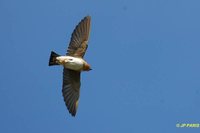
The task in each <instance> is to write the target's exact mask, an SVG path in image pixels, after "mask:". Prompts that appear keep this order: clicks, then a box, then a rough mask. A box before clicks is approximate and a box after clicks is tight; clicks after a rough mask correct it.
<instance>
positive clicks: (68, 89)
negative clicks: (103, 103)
mask: <svg viewBox="0 0 200 133" xmlns="http://www.w3.org/2000/svg"><path fill="white" fill-rule="evenodd" d="M90 22H91V17H90V16H86V17H84V18H83V19H82V20H81V21H80V22H79V24H78V25H77V26H76V28H75V29H74V31H73V33H72V35H71V40H70V43H69V46H68V49H67V53H66V55H64V56H61V55H58V54H57V53H55V52H53V51H52V52H51V55H50V59H49V66H53V65H62V66H63V67H64V69H63V85H62V95H63V97H64V101H65V104H66V106H67V109H68V110H69V113H70V114H71V115H72V116H75V115H76V112H77V108H78V101H79V95H80V86H81V82H80V75H81V72H82V71H90V70H92V69H91V67H90V65H89V64H88V63H87V62H86V61H85V60H84V59H83V57H84V55H85V52H86V50H87V47H88V39H89V33H90Z"/></svg>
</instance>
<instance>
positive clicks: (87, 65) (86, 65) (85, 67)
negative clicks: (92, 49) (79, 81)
mask: <svg viewBox="0 0 200 133" xmlns="http://www.w3.org/2000/svg"><path fill="white" fill-rule="evenodd" d="M90 70H92V69H91V67H90V65H89V64H87V63H85V64H84V66H83V71H90Z"/></svg>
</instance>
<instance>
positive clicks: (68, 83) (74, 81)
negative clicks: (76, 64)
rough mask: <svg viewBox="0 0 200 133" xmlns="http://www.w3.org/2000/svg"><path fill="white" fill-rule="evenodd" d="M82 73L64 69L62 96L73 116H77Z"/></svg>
mask: <svg viewBox="0 0 200 133" xmlns="http://www.w3.org/2000/svg"><path fill="white" fill-rule="evenodd" d="M80 85H81V83H80V72H78V71H74V70H70V69H67V68H64V70H63V88H62V94H63V97H64V101H65V104H66V106H67V108H68V110H69V113H71V115H72V116H75V115H76V111H77V108H78V99H79V94H80Z"/></svg>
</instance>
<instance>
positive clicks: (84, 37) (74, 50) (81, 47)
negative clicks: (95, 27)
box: [67, 16, 91, 58]
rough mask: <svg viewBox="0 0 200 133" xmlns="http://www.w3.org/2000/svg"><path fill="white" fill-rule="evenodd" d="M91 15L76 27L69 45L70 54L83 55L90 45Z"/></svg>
mask: <svg viewBox="0 0 200 133" xmlns="http://www.w3.org/2000/svg"><path fill="white" fill-rule="evenodd" d="M90 21H91V18H90V16H86V17H84V18H83V19H82V20H81V22H80V23H79V24H78V25H77V26H76V28H75V29H74V31H73V33H72V36H71V40H70V43H69V47H68V50H67V55H68V56H74V57H81V58H82V57H83V56H84V55H85V52H86V50H87V47H88V38H89V33H90Z"/></svg>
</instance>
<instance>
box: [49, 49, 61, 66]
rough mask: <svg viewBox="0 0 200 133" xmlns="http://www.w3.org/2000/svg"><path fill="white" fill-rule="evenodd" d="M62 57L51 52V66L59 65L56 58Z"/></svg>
mask: <svg viewBox="0 0 200 133" xmlns="http://www.w3.org/2000/svg"><path fill="white" fill-rule="evenodd" d="M58 56H60V55H59V54H56V53H55V52H53V51H51V55H50V58H49V66H53V65H59V64H58V63H57V61H56V57H58Z"/></svg>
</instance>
